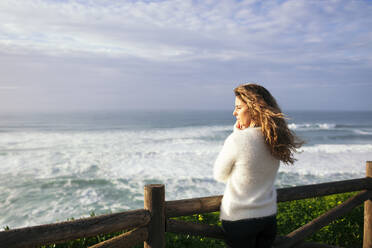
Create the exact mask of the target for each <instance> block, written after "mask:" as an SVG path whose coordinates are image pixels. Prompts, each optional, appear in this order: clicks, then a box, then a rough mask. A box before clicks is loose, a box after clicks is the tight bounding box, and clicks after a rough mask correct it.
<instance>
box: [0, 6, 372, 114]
mask: <svg viewBox="0 0 372 248" xmlns="http://www.w3.org/2000/svg"><path fill="white" fill-rule="evenodd" d="M0 10H1V11H0V75H1V77H0V111H2V112H9V111H65V110H66V111H70V110H95V109H97V110H105V109H112V110H115V109H232V106H233V104H234V103H233V101H234V96H233V93H232V89H233V88H234V87H235V86H237V85H238V84H240V83H245V82H257V83H260V84H262V85H264V86H265V87H266V88H267V89H269V90H270V91H271V92H272V94H273V95H274V96H275V97H276V98H277V100H278V102H279V104H280V105H281V106H282V108H283V109H284V110H293V109H304V110H319V109H324V110H372V97H371V93H372V82H371V79H372V29H371V28H370V27H371V26H372V1H362V0H358V1H350V0H347V1H338V0H332V1H331V0H330V1H327V0H288V1H270V0H269V1H255V0H249V1H188V0H174V1H114V0H102V1H98V0H97V1H89V0H87V1H77V0H64V1H52V0H48V1H46V0H32V1H30V0H17V1H11V0H1V1H0Z"/></svg>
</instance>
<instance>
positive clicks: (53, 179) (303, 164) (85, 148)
mask: <svg viewBox="0 0 372 248" xmlns="http://www.w3.org/2000/svg"><path fill="white" fill-rule="evenodd" d="M287 115H288V118H289V119H288V124H289V127H290V128H291V129H292V130H293V131H294V132H296V134H297V135H298V136H299V137H300V138H302V139H303V140H304V141H305V142H306V144H305V145H304V146H303V147H302V148H301V151H300V153H298V154H296V158H297V161H296V163H295V164H294V165H293V166H289V165H284V164H282V165H281V167H280V170H279V174H278V177H277V180H276V186H277V187H278V188H281V187H290V186H295V185H306V184H313V183H320V182H328V181H336V180H345V179H352V178H360V177H364V176H365V162H366V161H367V160H372V112H342V111H339V112H335V111H332V112H331V111H328V112H327V111H292V112H288V113H287ZM234 122H235V121H234V118H233V116H232V111H122V112H120V111H117V112H80V113H55V114H51V113H49V114H0V228H2V227H5V226H9V227H10V228H17V227H24V226H31V225H38V224H46V223H53V222H57V221H64V220H66V219H68V218H72V217H74V218H80V217H86V216H89V214H90V213H91V212H94V213H95V214H103V213H110V212H118V211H125V210H129V209H138V208H143V187H144V185H146V184H150V183H162V184H165V191H166V200H176V199H186V198H192V197H203V196H211V195H219V194H222V193H223V190H224V185H223V184H221V183H217V182H216V181H215V180H214V179H213V177H212V168H213V163H214V160H215V159H216V156H217V154H218V152H219V150H220V149H221V147H222V145H223V142H224V139H225V138H226V137H227V136H228V135H229V134H230V133H231V132H232V129H233V124H234Z"/></svg>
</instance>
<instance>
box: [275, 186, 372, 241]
mask: <svg viewBox="0 0 372 248" xmlns="http://www.w3.org/2000/svg"><path fill="white" fill-rule="evenodd" d="M371 197H372V192H371V191H366V190H365V191H362V192H360V193H359V194H357V195H355V196H353V197H351V198H350V199H348V200H347V201H345V202H344V203H342V204H340V205H338V206H337V207H335V208H333V209H331V210H329V211H328V212H326V213H324V214H322V215H321V216H319V217H318V218H316V219H314V220H313V221H311V222H309V223H307V224H306V225H303V226H302V227H300V228H298V229H297V230H295V231H293V232H291V233H290V234H288V235H287V236H286V237H287V239H286V240H285V242H284V243H283V244H280V245H277V246H276V247H277V248H286V247H293V246H294V245H296V244H297V243H299V242H301V241H303V240H304V239H305V238H306V237H307V236H309V235H311V234H313V233H314V232H316V231H318V230H319V229H321V228H322V227H324V226H326V225H328V224H330V223H331V222H332V221H334V220H335V219H337V218H338V217H340V216H342V215H344V214H346V213H348V212H350V211H351V210H353V208H355V207H357V206H359V205H360V204H362V203H363V202H364V201H366V200H367V199H370V198H371Z"/></svg>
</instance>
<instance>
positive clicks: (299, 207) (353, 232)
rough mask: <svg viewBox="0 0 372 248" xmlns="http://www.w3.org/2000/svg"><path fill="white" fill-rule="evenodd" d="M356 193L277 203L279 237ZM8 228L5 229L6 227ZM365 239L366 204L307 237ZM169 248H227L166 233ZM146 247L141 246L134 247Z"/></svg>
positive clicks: (352, 242)
mask: <svg viewBox="0 0 372 248" xmlns="http://www.w3.org/2000/svg"><path fill="white" fill-rule="evenodd" d="M355 194H356V193H344V194H337V195H331V196H325V197H317V198H310V199H305V200H297V201H291V202H282V203H279V204H278V215H277V221H278V235H286V234H288V233H290V232H292V231H293V230H295V229H297V228H299V227H301V226H302V225H304V224H306V223H308V222H310V221H311V220H313V219H314V218H316V217H318V216H320V215H321V214H323V213H325V212H326V211H328V210H329V209H331V208H333V207H335V206H337V205H339V204H341V203H342V202H344V201H345V200H347V199H348V198H350V197H351V196H353V195H355ZM92 215H93V214H92ZM177 219H179V220H184V221H192V222H196V223H204V224H211V225H221V223H220V222H219V219H218V212H216V213H209V214H196V215H192V216H184V217H179V218H177ZM4 229H5V228H4ZM120 233H122V232H117V233H112V234H106V235H98V236H96V237H91V238H81V239H77V240H73V241H70V242H67V243H63V244H54V245H47V246H42V247H43V248H52V247H53V248H82V247H88V246H91V245H93V244H96V243H99V242H101V241H104V240H107V239H110V238H111V237H113V236H115V235H118V234H120ZM362 240H363V205H360V206H359V207H357V208H354V209H353V210H352V211H351V212H349V213H348V214H347V215H344V216H342V217H340V218H339V219H337V220H336V221H334V222H332V223H331V224H330V225H328V226H325V227H323V228H322V229H320V230H319V231H317V232H316V233H315V234H313V235H312V236H310V237H308V238H307V241H313V242H319V243H326V244H330V245H337V246H343V247H361V245H362ZM166 246H167V247H174V248H186V247H190V248H191V247H193V248H199V247H200V248H201V247H213V248H220V247H221V248H222V247H225V245H224V242H223V241H221V240H217V239H211V238H205V237H195V236H189V235H180V234H172V233H166ZM137 247H138V248H139V247H143V244H138V245H137V246H135V248H137Z"/></svg>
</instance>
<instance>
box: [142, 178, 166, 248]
mask: <svg viewBox="0 0 372 248" xmlns="http://www.w3.org/2000/svg"><path fill="white" fill-rule="evenodd" d="M144 197H145V199H144V207H145V209H147V210H149V212H150V216H151V220H150V223H149V224H148V231H149V236H148V239H147V241H145V243H144V248H164V247H165V211H164V209H165V191H164V185H163V184H148V185H146V186H145V189H144Z"/></svg>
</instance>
